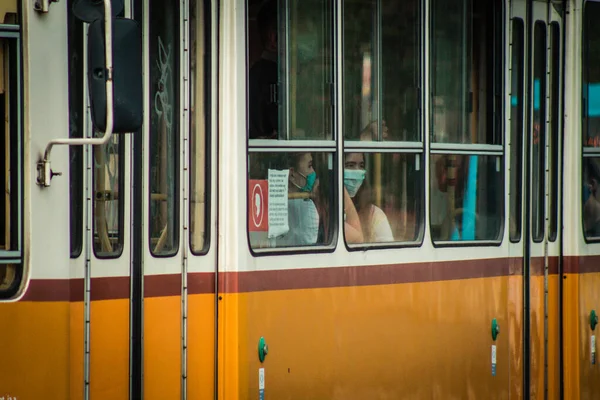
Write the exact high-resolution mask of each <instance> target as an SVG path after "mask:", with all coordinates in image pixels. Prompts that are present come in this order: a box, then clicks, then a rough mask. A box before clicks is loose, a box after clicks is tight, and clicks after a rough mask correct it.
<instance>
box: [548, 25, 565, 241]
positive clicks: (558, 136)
mask: <svg viewBox="0 0 600 400" xmlns="http://www.w3.org/2000/svg"><path fill="white" fill-rule="evenodd" d="M550 45H551V48H550V51H551V53H550V54H551V60H550V85H551V86H550V91H551V92H550V101H551V107H552V108H551V109H550V127H551V129H552V131H551V132H552V134H551V141H550V157H551V159H550V216H549V218H550V222H549V224H550V226H549V227H548V229H549V231H548V235H549V239H550V240H551V241H553V240H556V235H557V231H558V218H559V216H558V197H559V193H558V191H559V189H558V179H559V176H558V172H559V169H560V165H559V162H560V159H559V155H560V146H561V143H562V131H561V126H560V121H561V118H560V97H559V95H560V76H561V71H560V27H559V25H558V23H556V22H553V23H552V24H550Z"/></svg>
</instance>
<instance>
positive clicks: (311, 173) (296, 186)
mask: <svg viewBox="0 0 600 400" xmlns="http://www.w3.org/2000/svg"><path fill="white" fill-rule="evenodd" d="M289 170H290V175H289V189H288V191H289V194H288V196H289V200H288V225H289V231H288V233H286V234H285V235H283V236H282V237H281V238H279V239H277V245H278V246H310V245H314V244H316V243H318V238H319V232H320V230H322V227H323V221H322V220H321V218H320V215H319V210H318V209H317V206H316V204H315V200H317V199H318V198H319V179H318V177H317V174H316V172H315V169H314V167H313V159H312V155H311V154H310V153H297V154H293V155H291V158H290V160H289ZM344 196H345V197H347V199H348V200H350V199H349V197H348V193H347V192H346V191H345V190H344ZM344 203H345V204H347V203H346V202H344ZM350 203H352V202H351V201H350ZM345 214H346V221H345V227H346V232H349V235H350V240H352V242H353V243H360V242H362V240H363V237H362V231H361V229H360V220H359V218H358V214H357V212H356V209H355V208H354V206H353V205H352V206H350V207H346V210H345Z"/></svg>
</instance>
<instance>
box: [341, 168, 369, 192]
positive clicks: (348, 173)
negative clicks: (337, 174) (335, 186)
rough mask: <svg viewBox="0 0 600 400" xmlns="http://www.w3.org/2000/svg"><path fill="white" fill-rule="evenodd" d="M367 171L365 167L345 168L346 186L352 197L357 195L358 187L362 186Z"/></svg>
mask: <svg viewBox="0 0 600 400" xmlns="http://www.w3.org/2000/svg"><path fill="white" fill-rule="evenodd" d="M366 174H367V171H365V170H364V169H345V170H344V186H346V190H347V191H348V194H349V195H350V197H354V196H356V193H358V189H360V187H361V186H362V184H363V182H364V180H365V175H366Z"/></svg>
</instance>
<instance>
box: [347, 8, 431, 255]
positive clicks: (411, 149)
mask: <svg viewBox="0 0 600 400" xmlns="http://www.w3.org/2000/svg"><path fill="white" fill-rule="evenodd" d="M417 1H418V6H417V9H416V11H417V18H416V21H417V24H418V26H417V27H416V31H417V32H418V34H417V35H416V44H415V45H416V48H417V52H416V58H415V62H417V63H418V64H419V65H418V66H417V67H416V70H417V75H416V76H415V81H414V83H415V85H416V90H417V95H416V97H417V101H416V105H417V109H416V111H417V118H416V121H417V126H416V130H417V138H418V139H417V140H413V141H394V140H390V141H387V140H385V141H384V140H383V138H382V137H381V129H378V137H377V138H373V139H372V140H368V141H361V140H347V139H346V138H345V135H340V136H341V138H340V139H341V142H342V156H345V155H346V154H347V153H369V154H400V155H412V154H416V155H417V156H418V157H419V160H417V162H418V163H419V172H420V175H421V176H420V186H421V187H420V188H419V189H420V195H421V198H420V204H419V206H418V207H417V210H416V211H417V214H416V215H415V223H417V222H418V223H417V224H416V226H415V228H418V233H417V235H416V239H415V240H413V241H396V240H394V241H392V242H379V243H356V244H354V243H348V241H347V240H346V231H345V227H344V225H343V224H342V228H341V229H340V232H341V234H342V239H343V241H344V245H345V247H346V250H347V251H349V252H357V251H366V250H385V249H399V248H416V247H421V245H422V244H423V241H424V240H425V232H426V230H427V216H426V214H427V206H426V204H425V203H426V197H425V192H426V190H425V186H426V185H427V182H428V179H427V171H426V170H425V164H426V158H427V157H426V147H425V132H424V126H425V121H424V118H425V112H424V110H425V108H424V96H423V93H424V91H423V88H424V87H425V79H426V74H425V73H424V72H423V71H424V66H425V61H424V57H425V53H426V50H425V47H424V46H423V44H424V43H425V42H426V37H425V30H426V29H427V28H426V24H425V18H424V16H425V3H426V2H427V0H417ZM375 10H376V13H377V18H376V21H377V26H375V27H374V30H376V35H375V39H374V40H375V42H376V43H375V47H376V51H375V52H374V55H373V62H372V64H371V65H372V71H374V74H375V76H376V82H377V83H376V88H375V89H374V91H375V93H376V98H377V103H378V104H380V105H381V106H380V107H378V110H377V111H378V112H377V116H376V117H375V121H382V120H384V118H383V115H382V114H383V113H382V109H383V106H382V105H383V103H384V101H383V94H382V92H383V91H382V88H383V78H382V76H383V73H382V71H383V68H382V60H383V55H382V53H383V50H382V45H383V39H382V34H381V31H382V26H383V22H382V7H381V0H376V2H375ZM341 18H342V39H341V41H340V42H343V41H344V30H343V22H344V14H343V12H342V17H341ZM341 52H342V67H341V68H340V71H341V72H340V78H341V79H340V80H339V84H340V85H341V88H342V102H343V104H345V101H346V95H347V93H346V92H345V90H344V89H345V76H344V72H345V71H344V68H343V60H344V58H343V57H344V55H343V47H342V49H341ZM342 112H343V110H342ZM344 123H345V119H344V118H342V121H341V123H340V125H341V126H342V129H343V130H345V129H344ZM342 165H343V158H342ZM342 173H343V168H342V170H341V171H340V172H338V179H341V180H342V185H343V177H341V176H340V174H342ZM343 201H344V199H343V198H341V199H339V202H340V205H342V204H343Z"/></svg>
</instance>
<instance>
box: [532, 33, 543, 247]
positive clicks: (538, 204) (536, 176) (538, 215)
mask: <svg viewBox="0 0 600 400" xmlns="http://www.w3.org/2000/svg"><path fill="white" fill-rule="evenodd" d="M533 35H534V43H533V46H534V49H533V99H532V100H533V118H532V119H533V126H532V134H531V144H532V146H531V157H532V166H531V169H532V170H531V172H532V180H533V187H532V192H531V196H532V197H531V210H532V216H531V235H532V238H533V240H534V241H541V240H542V239H543V238H544V223H545V208H546V207H545V205H546V204H545V201H546V198H545V196H544V193H545V191H546V186H545V185H546V24H545V23H543V22H540V21H537V22H536V23H535V26H534V32H533Z"/></svg>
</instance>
